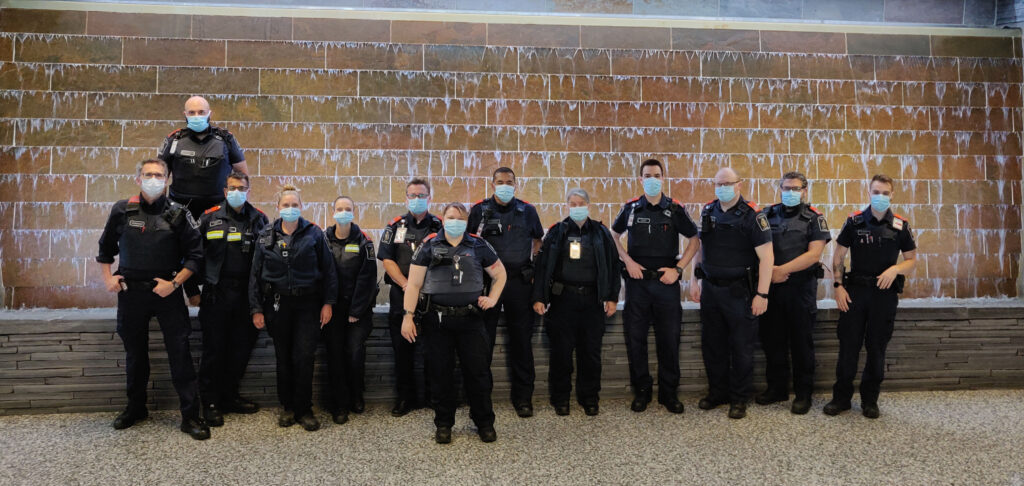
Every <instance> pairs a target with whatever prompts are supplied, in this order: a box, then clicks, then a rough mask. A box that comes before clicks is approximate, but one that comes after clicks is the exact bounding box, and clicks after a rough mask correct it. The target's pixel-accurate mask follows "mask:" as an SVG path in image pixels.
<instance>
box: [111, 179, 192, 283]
mask: <svg viewBox="0 0 1024 486" xmlns="http://www.w3.org/2000/svg"><path fill="white" fill-rule="evenodd" d="M139 204H140V203H139V196H135V197H132V198H131V199H129V200H128V205H127V207H126V208H125V226H124V230H123V231H122V232H121V238H120V239H119V240H118V247H119V251H120V263H118V270H119V271H120V272H121V273H125V272H128V273H130V274H139V273H143V274H151V275H152V276H154V277H156V276H166V275H170V274H171V273H173V272H176V271H178V270H179V269H181V264H182V263H181V261H182V256H183V255H182V251H181V249H180V248H179V246H178V235H177V234H175V228H177V226H178V225H181V224H188V223H187V221H186V216H185V207H184V206H182V205H181V204H178V203H176V202H174V201H171V200H170V199H166V203H165V204H164V209H163V211H162V212H161V213H160V214H149V213H147V212H145V211H143V210H142V208H141V207H139ZM132 278H135V277H134V276H133V277H132Z"/></svg>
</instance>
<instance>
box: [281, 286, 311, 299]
mask: <svg viewBox="0 0 1024 486" xmlns="http://www.w3.org/2000/svg"><path fill="white" fill-rule="evenodd" d="M269 290H270V292H273V293H275V294H278V295H287V296H290V297H302V296H303V295H313V294H315V293H316V292H317V291H318V290H319V289H317V288H316V287H296V288H294V289H289V288H283V287H272V286H271V287H270V288H269Z"/></svg>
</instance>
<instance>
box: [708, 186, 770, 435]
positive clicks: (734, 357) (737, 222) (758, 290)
mask: <svg viewBox="0 0 1024 486" xmlns="http://www.w3.org/2000/svg"><path fill="white" fill-rule="evenodd" d="M739 183H740V178H739V176H737V175H736V172H733V170H732V169H730V168H728V167H726V168H722V169H720V170H719V171H718V173H716V174H715V196H716V197H717V199H715V200H714V201H711V202H709V203H707V204H705V205H704V209H703V210H702V211H701V215H700V218H701V223H700V244H701V249H702V251H701V252H700V254H698V255H697V256H696V257H695V259H694V261H695V262H696V264H697V265H699V267H698V270H696V271H695V272H694V278H693V279H691V280H690V297H691V298H692V299H693V301H694V302H699V303H700V323H701V343H700V344H701V353H702V354H703V355H704V368H705V370H706V371H707V374H708V388H709V390H708V395H707V396H706V397H704V398H702V399H701V400H700V402H699V403H698V404H697V406H698V407H700V408H701V409H702V410H711V409H713V408H715V407H717V406H719V405H722V404H725V403H729V404H730V407H729V418H734V419H741V418H743V417H746V415H747V402H748V401H749V400H750V395H751V394H752V392H753V387H754V382H753V379H754V346H756V344H757V320H758V316H760V315H761V314H764V311H765V309H766V308H767V307H768V290H769V286H770V285H771V278H772V266H773V265H774V263H773V262H774V256H773V254H772V230H771V226H770V225H769V224H768V218H767V216H765V214H764V213H762V212H760V210H758V208H757V205H756V204H754V203H750V202H747V201H745V200H744V199H743V197H742V196H740V195H739V194H737V191H736V186H737V185H738V184H739ZM698 278H701V279H703V282H701V283H700V284H698V283H697V281H696V279H698Z"/></svg>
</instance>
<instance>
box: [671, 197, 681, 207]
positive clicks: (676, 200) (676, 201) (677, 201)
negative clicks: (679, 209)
mask: <svg viewBox="0 0 1024 486" xmlns="http://www.w3.org/2000/svg"><path fill="white" fill-rule="evenodd" d="M672 202H674V203H676V204H678V205H680V206H682V205H683V203H681V202H679V200H678V199H675V198H673V199H672Z"/></svg>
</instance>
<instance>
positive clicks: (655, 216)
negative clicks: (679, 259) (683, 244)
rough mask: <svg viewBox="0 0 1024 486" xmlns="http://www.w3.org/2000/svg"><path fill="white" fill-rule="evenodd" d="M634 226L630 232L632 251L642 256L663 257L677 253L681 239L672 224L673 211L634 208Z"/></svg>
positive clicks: (658, 208)
mask: <svg viewBox="0 0 1024 486" xmlns="http://www.w3.org/2000/svg"><path fill="white" fill-rule="evenodd" d="M633 211H634V213H633V215H632V216H631V218H632V219H633V225H632V226H631V227H630V231H629V245H630V250H631V251H632V252H633V253H634V254H636V255H641V256H662V255H664V254H665V253H673V254H674V253H676V252H677V251H678V248H679V237H678V233H677V232H676V229H675V225H674V224H672V210H671V209H663V208H661V207H655V208H654V209H653V210H651V209H648V208H645V207H640V208H634V210H633Z"/></svg>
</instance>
